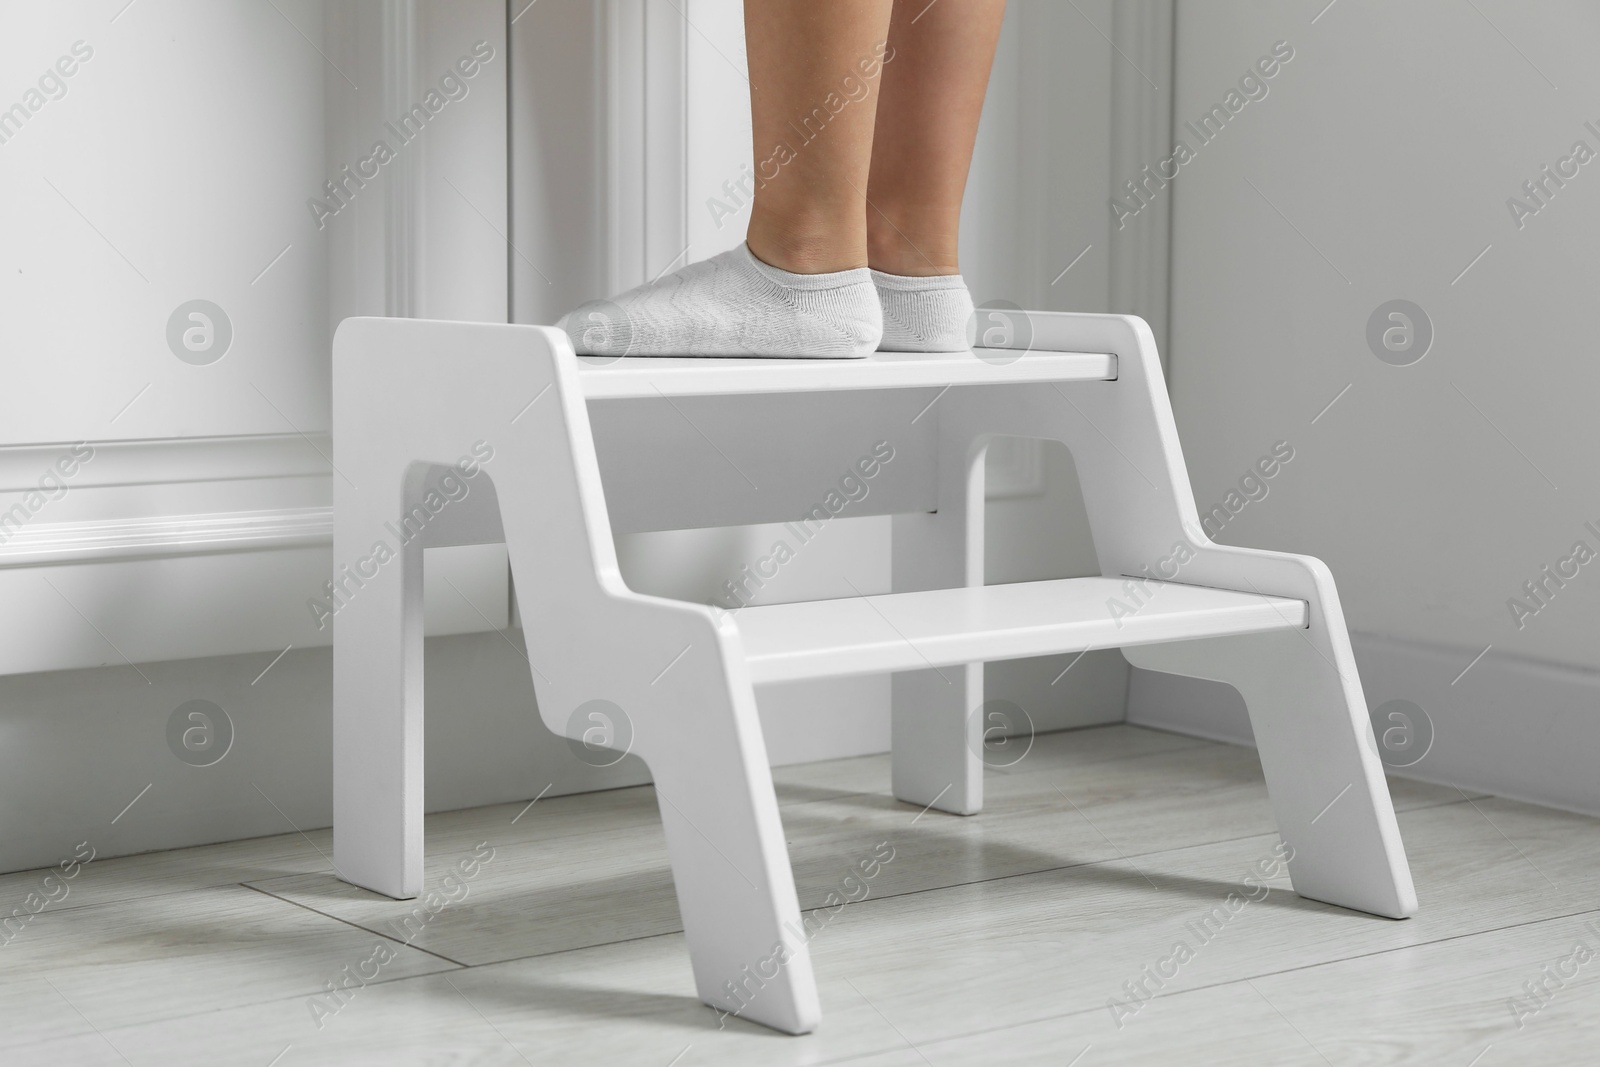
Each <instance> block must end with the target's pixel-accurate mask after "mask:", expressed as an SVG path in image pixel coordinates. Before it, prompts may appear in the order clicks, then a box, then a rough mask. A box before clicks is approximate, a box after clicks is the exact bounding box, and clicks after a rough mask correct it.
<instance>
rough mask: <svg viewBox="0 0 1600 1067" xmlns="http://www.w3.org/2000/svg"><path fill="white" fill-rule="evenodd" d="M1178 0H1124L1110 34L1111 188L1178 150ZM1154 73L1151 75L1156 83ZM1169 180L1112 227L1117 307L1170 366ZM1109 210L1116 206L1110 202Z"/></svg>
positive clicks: (1118, 189) (1115, 190)
mask: <svg viewBox="0 0 1600 1067" xmlns="http://www.w3.org/2000/svg"><path fill="white" fill-rule="evenodd" d="M1176 19H1177V13H1176V5H1175V4H1174V2H1173V0H1118V2H1117V3H1115V4H1113V5H1112V19H1111V38H1112V41H1113V42H1114V44H1115V47H1116V48H1117V50H1118V51H1119V53H1120V57H1121V58H1126V59H1127V60H1128V62H1122V61H1121V58H1119V59H1115V60H1113V62H1112V67H1111V181H1110V185H1111V195H1113V196H1123V195H1125V193H1124V188H1125V186H1124V183H1126V182H1129V181H1134V180H1136V179H1138V178H1139V176H1140V172H1141V170H1143V168H1144V167H1146V166H1152V167H1153V166H1154V165H1155V164H1156V163H1157V162H1158V161H1160V160H1162V159H1165V158H1167V157H1168V156H1170V155H1171V154H1172V94H1173V86H1174V82H1175V81H1176V77H1175V76H1176V67H1175V63H1176V59H1175V56H1174V52H1173V39H1174V28H1175V22H1176ZM1147 77H1148V78H1150V79H1153V80H1154V81H1155V84H1154V85H1152V84H1151V83H1150V81H1148V80H1146V79H1147ZM1173 192H1174V189H1173V187H1172V186H1170V185H1169V186H1168V187H1167V188H1166V189H1165V190H1163V191H1162V192H1161V193H1160V195H1158V196H1156V197H1155V198H1154V201H1153V202H1152V203H1151V205H1150V206H1149V207H1148V208H1146V209H1145V210H1143V211H1141V212H1140V213H1139V215H1138V217H1137V218H1136V219H1135V220H1134V221H1133V222H1131V223H1129V224H1128V225H1127V226H1125V227H1124V228H1123V229H1121V230H1119V229H1117V227H1116V225H1115V223H1113V225H1112V227H1111V308H1110V310H1112V311H1113V312H1117V313H1119V314H1127V315H1138V316H1140V317H1142V318H1143V319H1144V320H1145V321H1146V322H1148V323H1149V324H1150V330H1151V332H1152V333H1154V334H1155V338H1156V349H1157V351H1159V352H1160V353H1161V355H1162V359H1163V362H1164V363H1165V364H1166V365H1167V366H1170V361H1169V360H1168V354H1167V317H1168V311H1169V306H1170V300H1171V260H1172V255H1171V253H1172V198H1173ZM1106 210H1107V213H1108V214H1109V213H1110V207H1109V205H1108V206H1107V209H1106Z"/></svg>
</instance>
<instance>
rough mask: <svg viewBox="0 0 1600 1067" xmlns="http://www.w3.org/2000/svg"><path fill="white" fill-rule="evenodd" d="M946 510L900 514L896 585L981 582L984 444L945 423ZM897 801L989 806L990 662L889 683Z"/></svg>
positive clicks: (957, 808) (972, 809)
mask: <svg viewBox="0 0 1600 1067" xmlns="http://www.w3.org/2000/svg"><path fill="white" fill-rule="evenodd" d="M939 464H940V467H939V469H940V483H939V510H938V511H937V512H933V513H928V514H910V515H896V516H894V518H893V519H892V520H890V521H891V524H892V525H891V530H892V533H891V537H892V539H893V541H892V544H891V547H890V567H891V570H892V584H893V587H894V591H895V592H897V593H903V592H912V591H917V590H922V589H948V588H952V587H956V586H963V585H982V584H983V507H984V504H983V492H984V490H983V471H984V447H983V446H982V445H980V444H978V443H976V442H974V440H973V439H972V437H971V436H970V435H965V436H964V435H962V433H961V432H960V431H959V429H958V430H957V431H956V432H950V431H949V430H948V428H947V427H944V426H941V432H940V437H939ZM889 684H890V718H889V724H890V726H889V730H890V732H889V761H890V766H891V779H892V787H893V789H894V795H895V799H897V800H901V801H903V802H905V803H907V804H915V805H917V806H918V807H922V808H933V809H935V810H938V811H943V812H948V813H950V814H952V815H974V814H976V813H977V812H979V811H980V810H982V808H983V748H982V740H983V725H984V724H983V717H982V714H981V713H980V706H981V705H982V704H983V664H981V663H969V664H963V665H960V666H955V667H940V668H938V669H936V670H934V669H929V670H921V671H903V672H901V673H899V674H896V675H895V676H894V677H893V678H892V680H891V681H890V683H889Z"/></svg>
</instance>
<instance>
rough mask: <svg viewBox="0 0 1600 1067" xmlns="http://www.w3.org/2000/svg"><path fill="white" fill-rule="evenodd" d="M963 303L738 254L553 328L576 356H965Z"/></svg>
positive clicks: (932, 286)
mask: <svg viewBox="0 0 1600 1067" xmlns="http://www.w3.org/2000/svg"><path fill="white" fill-rule="evenodd" d="M971 319H972V297H971V296H970V295H968V293H967V286H966V283H965V282H963V281H962V280H961V276H960V275H959V274H955V275H940V276H935V277H929V278H917V277H908V276H904V275H898V274H885V273H883V272H882V271H876V270H871V269H869V268H867V267H858V268H856V269H855V270H841V271H835V272H833V273H831V274H795V273H792V272H790V271H786V270H781V269H779V268H777V267H774V266H772V265H771V264H768V263H764V262H762V261H761V260H759V259H757V258H756V257H755V255H754V254H752V253H751V251H750V249H749V246H747V245H744V244H741V245H739V247H737V248H732V249H729V250H728V251H726V252H723V253H722V254H721V255H717V256H713V257H712V258H710V259H707V260H703V261H701V262H699V263H692V264H690V265H689V266H687V267H685V268H683V269H682V270H680V271H676V272H674V273H672V274H669V275H667V276H666V277H664V278H661V279H659V280H658V281H654V282H651V283H650V284H648V285H641V286H639V287H638V288H635V289H630V290H628V291H627V292H626V293H623V294H621V295H620V296H616V297H613V298H612V299H610V300H599V301H594V302H591V303H588V304H584V305H582V306H581V307H579V308H577V309H575V310H573V311H570V312H568V313H567V314H566V315H564V316H562V318H561V320H560V321H559V322H557V323H556V326H557V328H558V329H561V330H564V331H566V333H567V335H568V336H569V337H570V338H572V346H573V348H574V350H576V351H577V353H578V354H579V355H592V356H622V355H629V356H774V357H789V358H803V357H812V358H821V359H841V358H844V359H848V358H859V357H861V356H866V355H869V354H870V353H872V352H877V351H884V352H955V351H962V350H965V349H966V348H967V347H968V346H969V341H968V338H967V330H968V324H969V323H970V322H971Z"/></svg>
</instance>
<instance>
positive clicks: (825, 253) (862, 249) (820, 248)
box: [745, 212, 867, 274]
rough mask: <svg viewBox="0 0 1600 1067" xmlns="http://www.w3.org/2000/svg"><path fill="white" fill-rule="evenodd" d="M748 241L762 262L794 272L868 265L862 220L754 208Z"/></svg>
mask: <svg viewBox="0 0 1600 1067" xmlns="http://www.w3.org/2000/svg"><path fill="white" fill-rule="evenodd" d="M745 241H746V243H747V244H749V246H750V251H751V252H752V253H754V254H755V257H756V258H757V259H759V260H761V261H762V262H763V263H769V264H771V265H772V266H774V267H778V268H780V269H781V270H786V271H791V272H793V273H795V274H831V273H833V272H834V271H841V270H854V269H856V268H858V267H865V266H866V265H867V246H866V236H865V234H864V233H862V228H861V226H860V224H859V223H857V224H854V225H852V224H851V223H848V222H844V221H841V220H837V219H831V218H809V219H794V218H777V217H774V216H771V215H767V214H765V213H761V212H755V213H752V214H751V216H750V229H749V231H748V232H747V233H746V235H745Z"/></svg>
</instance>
